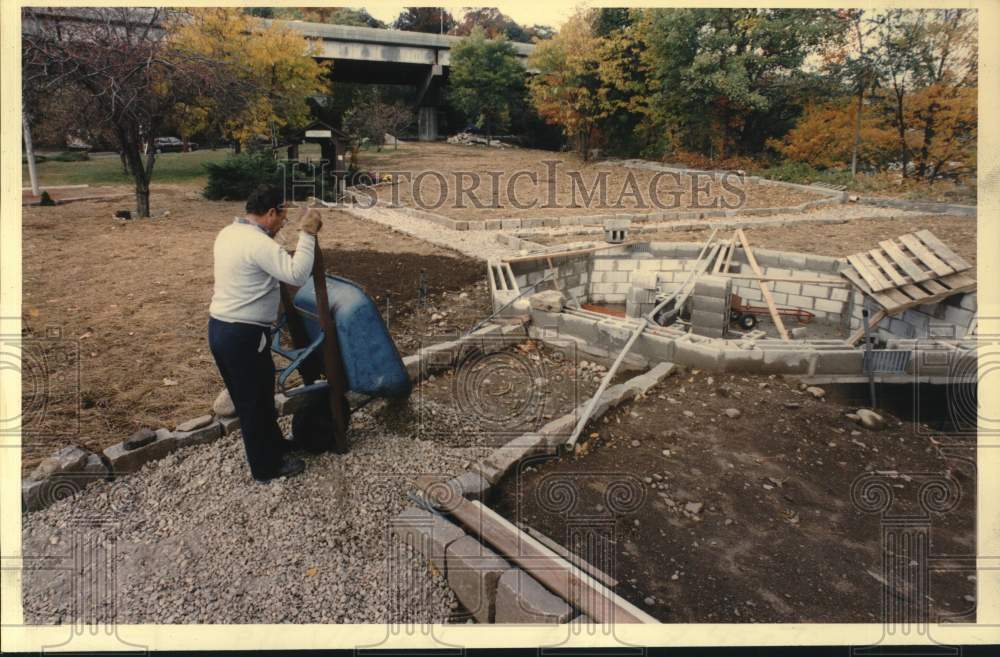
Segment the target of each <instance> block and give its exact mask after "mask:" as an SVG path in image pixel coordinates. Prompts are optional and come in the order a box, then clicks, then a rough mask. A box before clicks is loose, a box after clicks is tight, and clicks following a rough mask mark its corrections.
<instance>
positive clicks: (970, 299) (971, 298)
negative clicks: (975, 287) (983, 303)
mask: <svg viewBox="0 0 1000 657" xmlns="http://www.w3.org/2000/svg"><path fill="white" fill-rule="evenodd" d="M958 303H959V307H960V308H962V309H963V310H971V311H972V312H975V311H976V310H977V309H978V308H979V306H978V304H977V299H976V293H975V292H966V293H965V294H962V295H959V302H958Z"/></svg>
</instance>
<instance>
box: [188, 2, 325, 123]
mask: <svg viewBox="0 0 1000 657" xmlns="http://www.w3.org/2000/svg"><path fill="white" fill-rule="evenodd" d="M187 12H188V16H187V17H186V18H184V19H182V20H179V21H178V22H177V23H176V24H174V25H173V26H171V41H172V44H173V45H174V47H175V48H177V49H178V50H179V51H181V52H184V53H187V54H191V55H198V56H202V57H205V58H208V59H211V60H213V61H217V62H219V63H220V64H223V65H226V66H229V67H232V69H233V70H234V71H236V72H237V75H238V76H239V77H240V78H241V80H242V81H244V82H246V85H245V86H246V87H247V88H248V89H250V90H251V91H250V93H251V94H252V95H251V97H247V98H245V101H246V102H245V107H243V109H242V111H240V112H239V113H238V114H237V115H236V116H232V117H226V118H224V119H223V120H222V121H220V122H221V123H222V124H223V126H224V129H225V131H226V133H227V135H228V136H230V137H231V138H233V139H238V140H240V141H241V142H243V143H246V142H247V141H249V140H250V139H252V138H253V137H255V136H269V135H270V132H271V126H272V125H274V126H275V127H281V126H284V125H299V124H302V123H304V122H305V121H306V120H308V118H309V107H308V105H307V104H306V99H307V98H308V97H309V96H312V95H316V94H321V93H324V92H325V91H327V87H328V84H327V81H326V80H325V79H324V74H325V72H326V70H327V67H328V64H320V63H319V62H317V61H316V60H315V59H313V58H312V57H311V55H315V54H316V46H315V45H314V44H311V43H309V42H308V41H307V40H306V39H305V38H304V37H302V36H301V35H300V34H298V33H296V32H294V31H292V30H290V29H289V28H288V27H286V26H284V25H282V24H281V23H280V22H274V23H272V24H271V26H270V27H264V24H263V23H261V22H260V21H258V20H257V19H256V18H254V17H252V16H249V15H247V14H245V13H243V11H242V10H241V9H239V8H237V7H198V8H194V7H192V8H189V9H188V10H187ZM179 109H180V115H179V121H180V123H181V131H182V132H188V133H189V134H190V133H191V132H195V131H197V130H198V129H203V128H204V127H206V125H207V123H208V121H209V120H210V117H217V116H218V114H219V112H220V111H223V108H220V107H218V105H217V103H216V102H215V101H213V100H211V99H210V98H209V97H208V96H206V97H204V98H203V99H202V104H201V105H200V107H199V108H198V109H199V110H200V111H195V109H194V108H193V107H182V108H179ZM215 120H218V119H215Z"/></svg>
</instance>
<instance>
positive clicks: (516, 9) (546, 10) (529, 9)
mask: <svg viewBox="0 0 1000 657" xmlns="http://www.w3.org/2000/svg"><path fill="white" fill-rule="evenodd" d="M406 6H409V4H408V3H403V2H379V1H378V0H372V1H371V2H369V3H368V4H367V5H365V9H367V10H368V13H369V14H371V15H372V16H374V17H375V18H377V19H379V20H380V21H384V22H386V23H391V22H392V21H394V20H395V19H396V16H399V12H401V11H402V10H403V7H406ZM463 6H465V7H468V6H470V5H468V4H466V5H454V6H451V7H447V9H448V11H450V12H451V13H452V15H453V16H456V18H457V17H458V16H459V15H461V8H462V7H463ZM484 6H489V7H497V8H498V9H499V10H500V11H502V12H503V13H505V14H507V15H508V16H510V17H511V18H513V19H514V20H515V21H517V22H518V23H519V24H521V25H535V24H539V25H548V26H550V27H559V25H561V24H562V23H563V21H565V20H566V19H567V18H569V16H570V14H572V13H573V10H574V9H575V7H576V6H577V4H574V3H573V2H570V1H569V0H564V1H563V2H559V1H558V0H557V1H555V2H551V1H550V2H535V3H525V2H515V3H512V4H509V5H506V4H504V3H502V2H500V3H492V4H490V5H484Z"/></svg>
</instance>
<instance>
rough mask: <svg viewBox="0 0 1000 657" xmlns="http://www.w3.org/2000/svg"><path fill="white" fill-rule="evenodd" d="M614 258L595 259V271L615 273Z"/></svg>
mask: <svg viewBox="0 0 1000 657" xmlns="http://www.w3.org/2000/svg"><path fill="white" fill-rule="evenodd" d="M614 269H615V259H614V258H594V271H614Z"/></svg>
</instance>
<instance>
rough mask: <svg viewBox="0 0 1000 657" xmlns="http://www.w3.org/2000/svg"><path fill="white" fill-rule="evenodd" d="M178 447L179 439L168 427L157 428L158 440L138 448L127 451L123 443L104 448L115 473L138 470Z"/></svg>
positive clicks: (127, 472)
mask: <svg viewBox="0 0 1000 657" xmlns="http://www.w3.org/2000/svg"><path fill="white" fill-rule="evenodd" d="M175 449H177V439H176V438H175V437H174V434H173V433H172V432H170V431H167V430H166V429H157V430H156V440H154V441H153V442H151V443H149V444H147V445H143V446H142V447H140V448H138V449H133V450H131V451H127V450H126V449H125V447H124V445H123V443H118V444H116V445H112V446H111V447H108V448H107V449H105V450H104V457H105V458H106V459H107V460H108V462H109V463H110V464H111V471H112V472H113V473H114V474H115V475H121V474H129V473H132V472H136V471H137V470H139V469H140V468H141V467H142V466H144V465H146V464H147V463H150V462H151V461H156V460H159V459H161V458H163V457H164V456H166V455H167V454H169V453H170V452H172V451H174V450H175Z"/></svg>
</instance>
